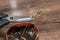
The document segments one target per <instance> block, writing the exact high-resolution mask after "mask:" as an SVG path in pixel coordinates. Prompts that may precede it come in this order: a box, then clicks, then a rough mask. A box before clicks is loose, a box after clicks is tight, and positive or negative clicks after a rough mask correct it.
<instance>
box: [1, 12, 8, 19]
mask: <svg viewBox="0 0 60 40" xmlns="http://www.w3.org/2000/svg"><path fill="white" fill-rule="evenodd" d="M5 17H8V15H7V14H4V13H3V12H0V19H2V18H5Z"/></svg>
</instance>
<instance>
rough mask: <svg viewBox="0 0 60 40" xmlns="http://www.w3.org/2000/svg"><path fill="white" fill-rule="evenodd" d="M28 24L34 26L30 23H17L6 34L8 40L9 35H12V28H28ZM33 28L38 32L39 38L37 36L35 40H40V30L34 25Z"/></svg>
mask: <svg viewBox="0 0 60 40" xmlns="http://www.w3.org/2000/svg"><path fill="white" fill-rule="evenodd" d="M27 24H31V25H34V24H32V23H30V22H21V23H15V25H13V26H12V27H11V28H10V29H9V30H8V31H7V33H6V40H8V34H9V33H10V30H12V28H16V27H20V26H26V25H27ZM33 28H34V29H35V30H36V31H37V36H36V38H35V40H38V38H39V28H38V27H37V26H36V25H34V27H33Z"/></svg>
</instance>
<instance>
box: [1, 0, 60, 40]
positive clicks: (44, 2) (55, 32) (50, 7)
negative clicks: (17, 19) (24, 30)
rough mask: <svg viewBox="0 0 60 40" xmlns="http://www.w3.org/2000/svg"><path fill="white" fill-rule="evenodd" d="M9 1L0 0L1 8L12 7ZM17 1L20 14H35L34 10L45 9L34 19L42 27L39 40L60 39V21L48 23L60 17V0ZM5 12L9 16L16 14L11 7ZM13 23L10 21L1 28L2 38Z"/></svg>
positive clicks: (2, 39) (2, 38)
mask: <svg viewBox="0 0 60 40" xmlns="http://www.w3.org/2000/svg"><path fill="white" fill-rule="evenodd" d="M8 1H9V0H0V9H2V8H5V7H8V8H10V7H9V4H8ZM17 2H18V4H17V5H18V10H19V12H20V13H19V15H20V16H27V15H28V16H30V15H32V14H33V11H34V12H36V10H38V9H43V11H42V15H41V17H39V18H37V19H36V20H35V21H33V23H35V24H36V25H37V26H38V27H39V28H40V37H39V40H60V23H46V22H50V21H51V20H53V21H55V19H58V18H60V0H17ZM44 9H47V10H44ZM5 13H7V14H8V15H9V16H14V15H13V14H12V12H11V9H10V10H9V11H7V12H5ZM58 21H60V19H58ZM13 24H14V23H10V24H9V25H7V26H5V27H4V28H2V29H1V32H0V35H1V37H0V40H4V38H5V34H6V32H7V30H8V29H9V28H10V27H11V26H12V25H13Z"/></svg>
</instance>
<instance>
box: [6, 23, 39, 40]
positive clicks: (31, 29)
mask: <svg viewBox="0 0 60 40" xmlns="http://www.w3.org/2000/svg"><path fill="white" fill-rule="evenodd" d="M24 31H25V33H24ZM22 34H23V36H22ZM32 34H33V36H32ZM14 35H15V36H14ZM28 35H29V36H28ZM9 37H10V38H9ZM14 37H15V38H14ZM23 37H24V38H23ZM29 37H31V38H30V39H29ZM19 38H20V39H19ZM38 38H39V28H38V27H37V26H36V25H34V24H32V23H30V22H20V23H15V24H14V25H13V26H12V27H11V28H10V29H9V30H8V31H7V33H6V40H10V39H12V40H18V39H19V40H38Z"/></svg>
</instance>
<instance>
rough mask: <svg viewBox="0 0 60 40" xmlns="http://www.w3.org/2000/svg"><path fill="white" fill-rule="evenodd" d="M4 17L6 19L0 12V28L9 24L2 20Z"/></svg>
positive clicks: (5, 15)
mask: <svg viewBox="0 0 60 40" xmlns="http://www.w3.org/2000/svg"><path fill="white" fill-rule="evenodd" d="M5 17H8V15H7V14H4V13H2V12H0V28H2V27H4V26H5V25H7V24H9V23H10V22H9V20H7V19H3V18H5Z"/></svg>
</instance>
